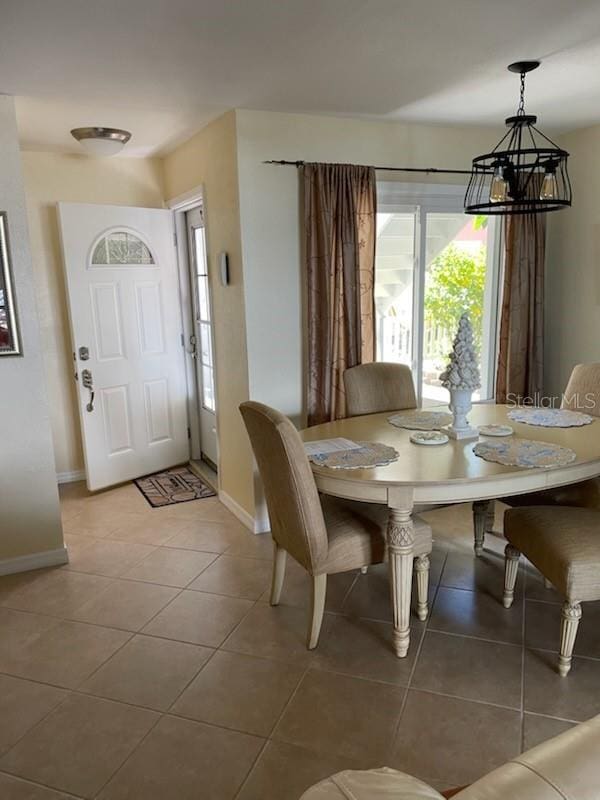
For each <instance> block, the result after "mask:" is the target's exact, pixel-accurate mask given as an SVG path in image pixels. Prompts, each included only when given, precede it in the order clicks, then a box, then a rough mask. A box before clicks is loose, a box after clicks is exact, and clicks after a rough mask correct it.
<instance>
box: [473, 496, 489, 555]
mask: <svg viewBox="0 0 600 800" xmlns="http://www.w3.org/2000/svg"><path fill="white" fill-rule="evenodd" d="M492 503H493V501H492V500H476V501H475V502H474V503H473V534H474V537H475V555H476V556H481V555H483V543H484V540H485V532H486V525H487V523H488V513H489V510H490V505H491V504H492ZM492 508H493V506H492Z"/></svg>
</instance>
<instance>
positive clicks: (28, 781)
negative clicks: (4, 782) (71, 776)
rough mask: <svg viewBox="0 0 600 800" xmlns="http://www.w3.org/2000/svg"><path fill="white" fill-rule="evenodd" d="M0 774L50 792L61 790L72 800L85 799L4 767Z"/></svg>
mask: <svg viewBox="0 0 600 800" xmlns="http://www.w3.org/2000/svg"><path fill="white" fill-rule="evenodd" d="M0 775H6V776H7V777H9V778H14V779H15V780H16V781H19V782H22V783H25V784H29V785H30V786H39V787H40V788H41V789H48V790H49V791H52V792H62V794H64V795H65V797H67V798H72V799H73V800H85V798H83V797H82V796H81V795H79V794H73V793H72V792H68V791H66V790H65V789H57V788H56V786H51V785H50V784H48V783H41V782H40V781H34V780H32V779H31V778H24V777H23V776H22V775H17V774H16V773H13V772H7V771H6V770H5V769H0Z"/></svg>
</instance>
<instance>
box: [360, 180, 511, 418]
mask: <svg viewBox="0 0 600 800" xmlns="http://www.w3.org/2000/svg"><path fill="white" fill-rule="evenodd" d="M463 191H464V190H463V188H462V187H454V186H452V187H442V186H429V185H427V186H419V185H416V184H404V185H402V184H396V183H394V184H391V183H390V184H387V183H382V184H378V205H379V211H378V214H377V258H376V270H375V304H376V313H377V358H378V360H380V361H395V362H399V363H403V364H408V365H409V366H410V367H411V368H412V370H413V376H414V379H415V387H416V389H417V392H418V394H419V398H420V401H421V403H422V404H423V405H429V404H433V403H440V402H444V403H445V402H447V400H448V393H447V391H446V390H445V389H444V388H443V387H442V386H441V385H440V381H439V374H440V372H441V371H442V369H443V368H444V366H445V362H446V359H447V355H448V353H449V351H450V349H451V346H452V340H453V338H454V334H455V332H456V328H457V325H458V320H459V317H460V315H461V314H462V313H463V311H468V312H469V315H470V318H471V322H472V324H473V332H474V337H475V342H476V345H477V349H478V353H479V359H480V369H481V377H482V387H481V390H480V391H479V392H477V393H476V394H475V396H474V399H475V400H485V399H489V398H491V397H492V396H493V390H494V386H493V379H494V373H495V369H494V366H495V358H496V322H497V315H496V307H497V297H498V290H497V287H498V274H499V269H498V255H499V246H498V241H497V236H496V229H495V224H494V223H495V220H494V219H493V218H491V217H473V216H467V215H465V214H464V213H463V212H462V197H463ZM407 201H416V202H407Z"/></svg>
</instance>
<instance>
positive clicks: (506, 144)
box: [465, 61, 571, 214]
mask: <svg viewBox="0 0 600 800" xmlns="http://www.w3.org/2000/svg"><path fill="white" fill-rule="evenodd" d="M539 65H540V62H539V61H516V62H515V63H514V64H510V65H509V67H508V69H509V70H510V72H517V73H519V74H520V76H521V93H520V100H519V107H518V109H517V113H516V114H515V116H514V117H508V118H507V119H506V120H505V122H506V124H507V126H508V131H507V133H506V134H505V135H504V136H503V137H502V139H501V140H500V141H499V142H498V144H497V145H496V147H494V149H493V150H492V152H491V153H486V154H485V155H482V156H477V157H476V158H474V159H473V167H472V170H471V178H470V180H469V185H468V187H467V192H466V195H465V213H466V214H531V213H533V214H537V213H541V212H544V211H558V210H560V209H561V208H565V207H566V206H570V205H571V182H570V181H569V173H568V172H567V159H568V157H569V154H568V153H567V151H566V150H562V149H561V148H560V147H559V146H558V145H557V144H556V143H555V142H553V141H552V140H551V139H549V138H548V137H547V136H545V135H544V134H543V133H542V132H541V131H539V130H538V129H537V128H536V127H535V123H536V122H537V117H536V116H535V115H534V114H526V113H525V75H526V74H527V73H528V72H531V70H534V69H537V68H538V67H539Z"/></svg>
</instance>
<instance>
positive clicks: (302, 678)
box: [233, 662, 310, 800]
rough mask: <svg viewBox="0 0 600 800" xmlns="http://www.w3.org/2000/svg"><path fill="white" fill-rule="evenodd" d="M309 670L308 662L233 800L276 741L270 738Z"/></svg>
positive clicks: (234, 799) (235, 799)
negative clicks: (263, 755)
mask: <svg viewBox="0 0 600 800" xmlns="http://www.w3.org/2000/svg"><path fill="white" fill-rule="evenodd" d="M309 669H310V662H309V663H308V664H307V666H306V668H305V669H304V672H303V673H302V675H301V676H300V679H299V680H298V683H297V684H296V686H295V688H294V690H293V692H292V693H291V694H290V696H289V698H288V701H287V703H286V704H285V705H284V707H283V709H282V710H281V713H280V714H279V716H278V717H277V719H276V720H275V723H274V725H273V727H272V728H271V731H270V733H269V735H268V736H267V737H266V739H265V742H264V744H263V746H262V747H261V749H260V751H259V752H258V753H257V756H256V758H255V759H254V761H253V762H252V764H251V765H250V768H249V769H248V771H247V773H246V775H245V776H244V779H243V781H242V782H241V783H240V786H239V789H238V790H237V792H236V793H235V795H234V796H233V800H237V798H238V797H239V795H240V792H241V791H242V789H243V788H244V785H245V784H246V783H247V781H248V779H249V778H250V775H251V774H252V772H253V770H254V767H255V766H256V764H257V763H258V761H259V759H260V757H261V756H262V754H263V753H264V751H265V750H266V748H267V745H268V744H269V742H271V741H278V740H276V739H272V738H271V737H272V736H273V734H274V733H275V731H276V730H277V727H278V726H279V723H280V722H281V720H282V719H283V716H284V714H285V713H286V711H287V710H288V708H289V707H290V704H291V702H292V700H293V699H294V697H295V696H296V694H297V693H298V689H299V688H300V686H301V685H302V683H303V682H304V679H305V678H306V676H307V674H308V671H309Z"/></svg>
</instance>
